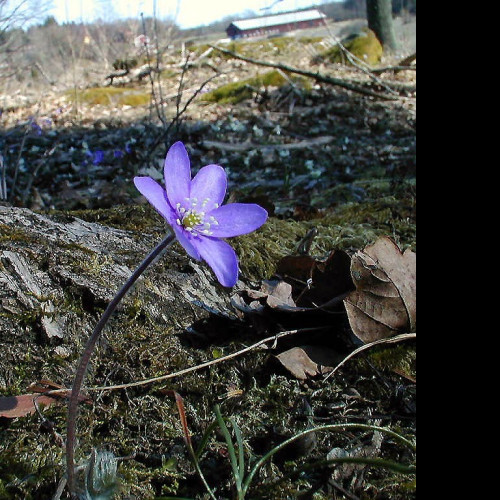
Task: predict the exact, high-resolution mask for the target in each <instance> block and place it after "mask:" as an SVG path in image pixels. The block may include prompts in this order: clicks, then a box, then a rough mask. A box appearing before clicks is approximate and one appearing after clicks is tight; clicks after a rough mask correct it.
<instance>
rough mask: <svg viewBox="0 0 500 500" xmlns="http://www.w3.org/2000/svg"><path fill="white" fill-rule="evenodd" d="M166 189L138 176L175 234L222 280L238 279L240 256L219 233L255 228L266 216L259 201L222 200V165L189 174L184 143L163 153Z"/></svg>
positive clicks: (139, 186) (225, 234)
mask: <svg viewBox="0 0 500 500" xmlns="http://www.w3.org/2000/svg"><path fill="white" fill-rule="evenodd" d="M164 173H165V186H166V189H164V188H163V187H162V186H160V185H159V184H158V183H157V182H156V181H155V180H153V179H152V178H150V177H136V178H135V179H134V183H135V186H136V187H137V189H138V190H139V191H140V192H141V193H142V194H143V195H144V196H145V197H146V198H147V200H148V201H149V202H150V203H151V204H152V205H153V207H154V208H155V209H156V210H157V211H158V212H159V213H160V215H162V216H163V217H164V218H165V219H166V220H167V222H168V223H169V224H170V225H171V226H172V228H173V230H174V232H175V235H176V237H177V240H178V241H179V243H180V244H181V245H182V246H183V247H184V248H185V250H186V252H187V253H188V254H189V255H190V256H191V257H192V258H193V259H196V260H204V261H205V262H206V263H207V264H208V265H209V266H210V267H211V268H212V270H213V271H214V273H215V275H216V276H217V279H218V280H219V282H220V283H221V285H223V286H226V287H232V286H234V285H235V284H236V282H237V281H238V258H237V256H236V253H235V252H234V250H233V249H232V248H231V246H230V245H228V244H227V243H226V242H225V241H223V240H221V238H232V237H234V236H240V235H242V234H247V233H251V232H252V231H255V230H256V229H258V228H259V227H260V226H262V225H263V224H264V223H265V222H266V220H267V212H266V211H265V210H264V209H263V208H262V207H260V206H259V205H253V204H243V203H232V204H229V205H225V206H221V205H222V202H223V201H224V197H225V195H226V187H227V178H226V173H225V172H224V169H223V168H222V167H220V166H219V165H208V166H206V167H203V168H202V169H201V170H200V171H199V172H198V174H197V175H196V176H195V177H194V179H191V164H190V161H189V156H188V153H187V151H186V148H185V147H184V144H182V143H181V142H177V143H176V144H174V145H173V146H172V147H171V148H170V151H169V152H168V154H167V158H166V159H165V169H164Z"/></svg>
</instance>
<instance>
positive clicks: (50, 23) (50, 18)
mask: <svg viewBox="0 0 500 500" xmlns="http://www.w3.org/2000/svg"><path fill="white" fill-rule="evenodd" d="M58 24H59V23H58V22H57V19H56V18H55V17H54V16H47V17H46V18H45V21H44V22H43V24H42V26H58Z"/></svg>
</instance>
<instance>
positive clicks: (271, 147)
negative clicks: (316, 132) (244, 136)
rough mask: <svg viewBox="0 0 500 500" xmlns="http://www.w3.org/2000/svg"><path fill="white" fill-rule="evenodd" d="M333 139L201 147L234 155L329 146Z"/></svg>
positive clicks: (226, 143)
mask: <svg viewBox="0 0 500 500" xmlns="http://www.w3.org/2000/svg"><path fill="white" fill-rule="evenodd" d="M333 140H334V137H332V136H330V135H326V136H322V137H315V138H314V139H307V140H304V141H300V142H293V143H291V144H255V143H253V142H242V143H238V144H231V143H229V142H219V141H203V143H202V144H203V146H204V147H205V148H207V149H220V150H221V151H231V152H236V153H243V152H244V151H251V150H260V151H261V150H266V151H276V150H283V149H305V148H309V147H313V146H322V145H324V144H330V143H331V142H332V141H333Z"/></svg>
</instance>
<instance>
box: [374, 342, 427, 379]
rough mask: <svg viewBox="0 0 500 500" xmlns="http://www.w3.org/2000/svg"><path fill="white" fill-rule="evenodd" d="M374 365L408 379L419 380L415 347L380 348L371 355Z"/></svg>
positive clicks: (408, 345)
mask: <svg viewBox="0 0 500 500" xmlns="http://www.w3.org/2000/svg"><path fill="white" fill-rule="evenodd" d="M369 358H370V359H371V361H372V362H373V363H374V365H375V366H376V367H377V368H378V369H380V370H384V371H394V372H396V373H399V374H401V375H405V376H406V377H409V378H412V379H416V378H417V350H416V347H415V346H414V345H410V344H400V345H397V346H390V347H385V348H378V349H377V350H374V351H372V352H370V353H369Z"/></svg>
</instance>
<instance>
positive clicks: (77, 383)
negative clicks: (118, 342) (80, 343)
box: [66, 234, 175, 498]
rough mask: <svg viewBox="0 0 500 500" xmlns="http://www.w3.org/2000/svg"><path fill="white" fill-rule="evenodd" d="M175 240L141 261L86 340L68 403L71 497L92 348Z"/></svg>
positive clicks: (68, 452) (167, 240)
mask: <svg viewBox="0 0 500 500" xmlns="http://www.w3.org/2000/svg"><path fill="white" fill-rule="evenodd" d="M174 240H175V236H174V235H173V234H169V235H168V236H167V237H166V238H165V239H164V240H163V241H162V242H161V243H160V244H159V245H158V246H157V247H156V248H155V249H154V250H153V251H152V252H151V253H150V254H149V255H148V256H147V257H146V258H145V259H144V261H143V262H142V264H141V265H140V266H139V267H138V268H137V269H136V271H135V272H134V274H132V276H131V277H130V278H129V280H128V281H127V282H126V283H125V285H123V287H122V288H121V289H120V291H119V292H118V293H117V294H116V296H115V298H114V299H113V300H112V301H111V302H110V304H109V305H108V308H107V309H106V311H105V312H104V314H103V315H102V317H101V319H100V320H99V323H97V325H96V327H95V328H94V331H93V332H92V335H91V336H90V338H89V340H88V341H87V345H86V346H85V350H84V351H83V354H82V357H81V358H80V363H79V365H78V369H77V371H76V375H75V380H74V382H73V388H72V390H71V396H70V398H69V403H68V423H67V437H66V467H67V474H68V489H69V492H70V495H71V496H72V498H75V497H76V477H75V441H76V420H77V416H78V397H79V395H80V391H81V389H82V385H83V381H84V379H85V375H86V373H87V368H88V366H89V363H90V358H91V357H92V353H93V352H94V348H95V346H96V344H97V341H98V340H99V337H100V335H101V333H102V331H103V330H104V327H105V326H106V324H107V322H108V321H109V319H110V317H111V316H112V315H113V313H114V312H115V310H116V308H117V307H118V305H119V304H120V302H121V300H122V299H123V297H125V295H126V294H127V292H128V291H129V290H130V289H131V288H132V286H134V284H135V282H136V281H137V280H138V279H139V277H140V276H141V275H142V274H143V273H144V272H145V271H146V269H147V268H148V267H149V266H150V265H151V264H152V263H153V262H154V261H155V260H156V258H157V257H159V256H160V255H161V253H162V252H163V251H164V250H165V249H166V248H167V247H168V246H169V245H170V244H171V243H172V242H173V241H174Z"/></svg>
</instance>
